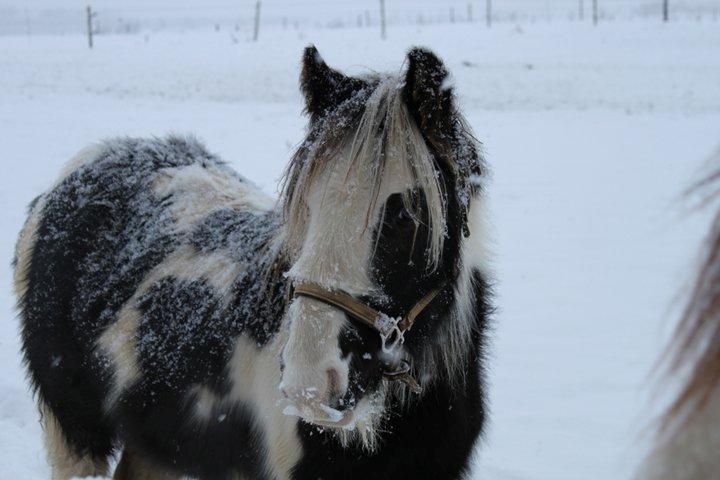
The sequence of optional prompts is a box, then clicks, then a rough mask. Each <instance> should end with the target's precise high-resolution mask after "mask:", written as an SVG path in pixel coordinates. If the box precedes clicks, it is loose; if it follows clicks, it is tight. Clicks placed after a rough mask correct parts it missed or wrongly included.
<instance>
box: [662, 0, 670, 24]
mask: <svg viewBox="0 0 720 480" xmlns="http://www.w3.org/2000/svg"><path fill="white" fill-rule="evenodd" d="M669 3H670V0H663V22H667V21H668V20H670V5H669Z"/></svg>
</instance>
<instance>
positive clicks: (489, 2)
mask: <svg viewBox="0 0 720 480" xmlns="http://www.w3.org/2000/svg"><path fill="white" fill-rule="evenodd" d="M485 23H487V26H488V28H490V27H492V0H487V1H486V3H485Z"/></svg>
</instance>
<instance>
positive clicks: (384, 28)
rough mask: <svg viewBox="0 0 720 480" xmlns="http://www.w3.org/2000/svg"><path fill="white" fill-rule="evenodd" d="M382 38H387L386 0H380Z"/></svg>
mask: <svg viewBox="0 0 720 480" xmlns="http://www.w3.org/2000/svg"><path fill="white" fill-rule="evenodd" d="M380 38H382V39H383V40H385V39H386V38H387V30H386V25H385V0H380Z"/></svg>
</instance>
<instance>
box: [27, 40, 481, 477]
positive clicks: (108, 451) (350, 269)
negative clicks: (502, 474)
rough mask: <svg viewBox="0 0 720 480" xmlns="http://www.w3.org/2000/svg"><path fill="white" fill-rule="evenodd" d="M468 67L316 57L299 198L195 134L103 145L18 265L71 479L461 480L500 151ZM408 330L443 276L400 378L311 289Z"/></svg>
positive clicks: (33, 223) (368, 334)
mask: <svg viewBox="0 0 720 480" xmlns="http://www.w3.org/2000/svg"><path fill="white" fill-rule="evenodd" d="M447 77H448V73H447V71H446V69H445V67H444V65H443V64H442V62H441V61H440V60H439V59H438V58H437V57H435V55H433V54H432V53H431V52H428V51H427V50H423V49H413V50H411V52H410V53H409V54H408V60H407V68H406V70H405V71H404V72H403V73H402V74H400V75H396V76H393V75H386V76H380V75H372V76H366V77H361V78H354V77H348V76H345V75H344V74H342V73H340V72H338V71H336V70H333V69H331V68H329V67H328V66H327V65H326V64H325V62H324V61H323V60H322V59H321V58H320V56H319V55H318V53H317V51H316V50H315V49H314V47H309V48H308V49H307V50H306V52H305V56H304V59H303V71H302V78H301V87H302V90H303V93H304V95H305V99H306V110H307V113H308V114H309V116H310V124H309V127H308V135H307V137H306V139H305V141H304V142H303V143H302V144H301V146H300V147H299V148H298V150H297V152H296V154H295V155H294V157H293V159H292V160H291V162H290V165H289V166H288V169H287V173H286V176H285V180H284V189H283V193H282V196H281V199H280V202H279V204H278V205H277V206H276V202H274V201H273V200H272V199H269V198H268V197H266V196H265V195H264V194H263V193H262V192H261V191H259V190H258V189H257V188H256V187H255V186H253V185H252V184H251V183H250V182H249V181H247V180H246V179H244V178H243V177H241V176H239V175H237V174H236V173H234V172H233V171H232V170H231V169H230V168H228V167H227V166H226V165H225V164H224V162H223V161H221V160H220V159H218V158H217V157H216V156H215V155H213V154H210V153H208V152H207V150H205V148H204V147H203V146H202V145H200V144H199V143H198V142H197V141H196V140H194V139H192V138H181V137H168V138H165V139H132V138H120V139H113V140H108V141H105V142H103V143H101V144H98V145H95V146H93V147H91V148H89V149H86V150H84V151H82V152H81V153H80V154H79V155H78V156H77V157H76V158H75V159H73V160H72V161H71V163H70V165H69V166H68V167H67V168H66V169H65V170H64V172H63V174H62V176H61V178H60V180H59V181H58V182H57V183H56V184H55V185H54V186H53V187H52V188H51V189H50V190H48V191H47V192H46V193H44V194H43V195H41V196H40V197H38V199H36V200H35V201H34V202H33V203H32V204H31V206H30V213H29V217H28V220H27V222H26V224H25V226H24V228H23V230H22V232H21V233H20V237H19V239H18V243H17V248H16V258H15V289H16V294H17V296H18V305H19V309H20V314H21V319H22V339H23V348H24V355H25V361H26V363H27V366H28V370H29V373H30V378H31V381H32V384H33V386H34V388H35V390H36V393H37V398H38V403H39V407H40V410H41V421H42V424H43V428H44V434H45V439H46V442H45V443H46V448H47V453H48V457H49V461H50V464H51V468H52V472H53V478H54V479H68V478H71V477H73V476H83V475H106V474H107V473H108V472H107V470H108V458H109V457H110V456H111V455H112V454H113V452H115V450H116V449H118V448H121V449H122V452H123V456H122V459H121V462H120V465H119V466H118V468H117V470H116V477H117V478H180V477H182V476H184V475H186V476H191V477H196V478H204V479H210V478H212V479H216V478H237V477H239V478H253V479H263V478H268V479H284V478H297V479H301V478H308V479H316V478H368V477H372V478H398V479H400V478H422V477H423V476H424V474H427V472H432V475H433V476H434V477H436V478H460V477H462V476H463V475H464V474H465V473H466V472H467V469H468V466H469V459H470V458H471V455H472V451H473V446H474V444H475V442H476V440H477V438H478V436H479V435H480V433H481V431H482V426H483V423H484V417H485V402H484V398H485V392H484V385H483V378H484V375H483V363H484V352H485V330H486V325H487V320H488V316H489V313H490V306H489V286H488V281H489V280H488V271H487V261H486V252H485V251H484V250H483V245H484V240H485V232H484V229H483V225H482V222H483V214H482V212H483V210H484V208H483V203H484V201H483V198H482V193H483V192H482V183H483V181H484V179H485V176H486V173H485V166H484V164H483V162H482V158H481V155H480V150H479V145H478V143H477V142H476V141H475V140H474V138H473V136H472V134H471V133H470V131H469V128H468V127H467V124H466V123H465V121H464V119H463V117H462V116H461V115H460V113H459V111H458V109H457V107H456V105H455V99H454V96H453V93H452V89H451V88H449V86H448V81H447ZM296 282H305V283H313V284H316V285H320V286H322V287H325V288H327V289H338V290H342V291H345V292H347V293H349V294H351V295H353V296H355V297H356V298H358V299H361V300H362V301H363V302H365V303H367V304H368V305H370V306H372V307H373V308H376V309H378V310H381V311H383V312H385V313H387V314H388V315H390V316H391V317H399V316H401V315H402V314H403V313H405V312H407V311H408V309H409V308H411V307H412V306H413V305H414V304H415V303H416V302H417V301H418V300H419V299H420V298H421V297H422V296H424V295H425V294H427V293H428V292H430V291H432V290H433V289H436V288H438V287H441V291H440V294H439V295H438V296H437V297H435V299H434V300H433V301H432V303H431V304H430V305H429V306H428V307H427V308H426V309H425V310H423V312H422V314H421V315H420V316H419V317H418V319H417V321H416V322H415V325H414V327H413V329H412V331H408V332H407V333H406V336H405V343H404V344H403V346H402V351H400V352H396V355H397V356H400V357H402V358H406V359H409V360H411V361H412V364H413V371H412V373H413V375H414V376H415V378H417V379H419V380H420V383H421V384H422V387H423V392H422V393H421V394H419V395H415V394H412V393H410V392H409V390H408V388H407V387H406V386H405V385H403V384H400V383H389V382H388V381H387V380H385V379H384V378H383V371H384V369H385V368H386V366H387V364H388V363H389V362H393V361H395V359H393V358H390V359H389V358H387V356H385V355H383V354H382V350H381V342H380V339H379V336H378V335H377V333H376V332H374V331H372V330H371V329H370V328H368V327H366V326H364V325H360V324H357V323H356V322H354V321H352V320H351V319H349V318H348V317H347V316H346V315H345V314H344V313H342V312H341V311H340V310H338V309H335V308H332V307H330V306H328V305H326V304H324V303H321V302H318V301H316V300H314V299H310V298H306V297H297V298H295V299H292V298H290V296H289V295H288V293H289V291H290V289H291V288H292V285H293V283H296Z"/></svg>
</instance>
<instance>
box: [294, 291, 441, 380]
mask: <svg viewBox="0 0 720 480" xmlns="http://www.w3.org/2000/svg"><path fill="white" fill-rule="evenodd" d="M443 286H444V285H441V286H440V287H438V288H436V289H434V290H432V291H430V292H429V293H428V294H426V295H425V296H424V297H422V298H421V299H420V300H419V301H418V302H417V303H416V304H415V305H413V307H412V308H411V309H410V310H409V311H408V312H407V313H406V314H405V315H403V316H402V317H400V318H392V317H389V316H388V315H386V314H385V313H383V312H381V311H380V310H376V309H374V308H373V307H371V306H369V305H367V304H365V303H363V302H361V301H360V300H358V299H356V298H355V297H353V296H352V295H349V294H347V293H345V292H342V291H339V290H329V289H326V288H323V287H321V286H319V285H316V284H314V283H305V282H302V283H297V284H295V285H294V292H293V296H294V297H296V298H297V297H307V298H312V299H315V300H318V301H320V302H323V303H325V304H326V305H330V306H332V307H335V308H337V309H339V310H342V311H343V312H345V313H346V314H348V315H349V316H351V317H352V318H354V319H355V320H358V321H360V322H361V323H363V324H365V325H367V326H369V327H370V328H372V329H374V330H375V331H377V332H378V333H379V334H380V338H381V339H382V348H383V351H385V352H388V353H389V352H392V351H394V350H396V349H397V348H398V347H399V346H400V345H402V343H403V342H404V340H405V339H404V334H405V332H407V331H409V330H410V329H411V328H412V326H413V323H414V322H415V319H416V318H417V317H418V315H420V314H421V313H422V312H423V310H425V308H427V306H428V305H430V303H432V301H433V300H434V299H435V297H437V295H438V294H439V293H440V291H441V290H442V288H443ZM410 368H411V367H410V363H409V362H408V361H407V360H403V361H402V362H401V363H400V366H399V367H398V368H397V369H396V370H394V371H385V372H383V376H384V377H385V378H386V379H388V380H391V381H401V382H403V383H405V384H406V385H407V386H408V387H410V390H412V391H413V392H414V393H420V392H421V391H422V388H421V387H420V384H418V382H417V380H415V379H414V378H413V377H412V375H411V374H410Z"/></svg>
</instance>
